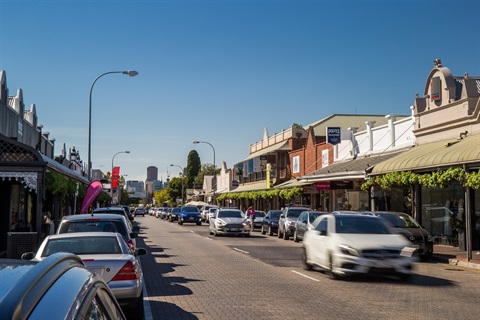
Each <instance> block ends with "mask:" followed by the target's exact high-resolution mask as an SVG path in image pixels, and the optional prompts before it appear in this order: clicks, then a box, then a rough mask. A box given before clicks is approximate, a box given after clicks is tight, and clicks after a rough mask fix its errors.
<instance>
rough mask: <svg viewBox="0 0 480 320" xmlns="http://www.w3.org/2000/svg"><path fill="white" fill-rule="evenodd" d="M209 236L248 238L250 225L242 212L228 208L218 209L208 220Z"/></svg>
mask: <svg viewBox="0 0 480 320" xmlns="http://www.w3.org/2000/svg"><path fill="white" fill-rule="evenodd" d="M209 229H210V234H213V235H215V237H216V236H217V235H219V234H223V235H227V234H233V235H244V236H246V237H248V236H250V231H251V229H252V225H251V224H250V221H249V220H248V219H246V218H245V216H244V214H243V212H242V211H240V210H238V209H230V208H218V209H216V210H215V214H214V215H213V217H211V218H210V224H209Z"/></svg>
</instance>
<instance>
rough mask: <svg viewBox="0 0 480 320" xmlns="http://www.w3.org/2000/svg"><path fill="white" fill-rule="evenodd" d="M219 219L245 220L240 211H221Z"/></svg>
mask: <svg viewBox="0 0 480 320" xmlns="http://www.w3.org/2000/svg"><path fill="white" fill-rule="evenodd" d="M218 217H219V218H243V217H242V213H241V212H240V211H220V212H219V213H218Z"/></svg>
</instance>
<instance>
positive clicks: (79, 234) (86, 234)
mask: <svg viewBox="0 0 480 320" xmlns="http://www.w3.org/2000/svg"><path fill="white" fill-rule="evenodd" d="M117 234H118V235H119V236H120V237H121V236H122V235H121V234H119V233H117V232H103V231H93V232H68V233H59V234H51V235H49V236H48V237H47V238H48V239H63V238H88V237H105V238H107V237H109V238H113V237H116V238H117V237H118V236H117Z"/></svg>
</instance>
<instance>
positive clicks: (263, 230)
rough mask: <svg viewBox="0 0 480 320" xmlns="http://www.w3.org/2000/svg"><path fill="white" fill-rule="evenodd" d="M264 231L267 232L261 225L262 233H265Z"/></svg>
mask: <svg viewBox="0 0 480 320" xmlns="http://www.w3.org/2000/svg"><path fill="white" fill-rule="evenodd" d="M265 233H267V232H266V231H265V229H264V228H263V226H262V234H265Z"/></svg>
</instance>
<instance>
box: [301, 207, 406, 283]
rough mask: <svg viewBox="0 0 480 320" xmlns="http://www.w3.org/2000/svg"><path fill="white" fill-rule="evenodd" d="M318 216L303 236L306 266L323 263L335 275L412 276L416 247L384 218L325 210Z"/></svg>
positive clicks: (326, 270) (324, 267)
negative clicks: (324, 212) (333, 212)
mask: <svg viewBox="0 0 480 320" xmlns="http://www.w3.org/2000/svg"><path fill="white" fill-rule="evenodd" d="M317 219H318V223H317V221H316V222H315V223H316V225H317V226H316V228H315V229H313V230H309V231H307V232H306V233H305V237H304V239H303V245H304V248H305V255H304V263H305V267H306V269H309V270H311V269H312V268H313V267H315V266H317V267H320V268H321V269H323V270H324V271H325V272H326V273H327V274H328V275H329V276H330V277H332V278H334V279H337V278H339V277H343V276H347V275H353V274H369V273H372V274H393V275H397V276H399V277H400V278H401V279H403V280H408V279H409V277H410V275H411V271H412V268H413V263H414V261H415V259H414V257H413V254H414V251H415V249H414V248H413V247H412V244H411V242H410V241H408V240H407V239H405V237H404V236H402V235H401V234H399V233H397V232H396V230H395V229H394V228H392V227H391V226H390V224H388V223H386V222H385V220H384V219H383V218H380V217H376V216H371V215H359V214H325V215H321V216H320V217H318V218H317Z"/></svg>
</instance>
